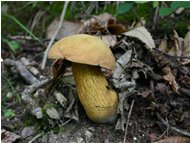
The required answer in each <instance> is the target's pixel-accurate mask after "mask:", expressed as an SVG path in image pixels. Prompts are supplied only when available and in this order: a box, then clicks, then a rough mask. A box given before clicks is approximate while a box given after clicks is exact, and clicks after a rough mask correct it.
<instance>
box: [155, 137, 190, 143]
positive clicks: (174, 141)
mask: <svg viewBox="0 0 190 143" xmlns="http://www.w3.org/2000/svg"><path fill="white" fill-rule="evenodd" d="M189 142H190V138H189V137H181V136H173V137H168V138H166V139H161V140H159V141H156V142H154V143H189Z"/></svg>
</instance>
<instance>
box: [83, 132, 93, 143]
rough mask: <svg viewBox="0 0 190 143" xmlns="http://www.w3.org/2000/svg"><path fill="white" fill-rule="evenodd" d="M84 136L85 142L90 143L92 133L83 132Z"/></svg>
mask: <svg viewBox="0 0 190 143" xmlns="http://www.w3.org/2000/svg"><path fill="white" fill-rule="evenodd" d="M84 135H85V142H86V143H90V142H91V140H92V137H93V133H92V132H90V131H85V133H84Z"/></svg>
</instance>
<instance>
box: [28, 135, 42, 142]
mask: <svg viewBox="0 0 190 143" xmlns="http://www.w3.org/2000/svg"><path fill="white" fill-rule="evenodd" d="M42 135H43V133H39V134H37V135H36V136H35V137H33V138H32V139H31V140H30V141H29V142H28V143H33V142H34V141H35V140H37V139H38V138H39V137H41V136H42Z"/></svg>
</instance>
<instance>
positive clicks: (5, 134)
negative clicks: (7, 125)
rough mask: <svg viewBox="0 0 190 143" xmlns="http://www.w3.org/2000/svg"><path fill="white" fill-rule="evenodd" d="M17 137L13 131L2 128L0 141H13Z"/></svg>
mask: <svg viewBox="0 0 190 143" xmlns="http://www.w3.org/2000/svg"><path fill="white" fill-rule="evenodd" d="M19 138H20V136H19V135H17V134H15V133H13V132H9V131H7V130H4V129H2V130H1V143H13V142H15V141H16V140H17V139H19Z"/></svg>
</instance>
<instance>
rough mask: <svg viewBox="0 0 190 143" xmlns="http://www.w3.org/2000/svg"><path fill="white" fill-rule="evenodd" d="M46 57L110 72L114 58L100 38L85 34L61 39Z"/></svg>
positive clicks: (113, 65)
mask: <svg viewBox="0 0 190 143" xmlns="http://www.w3.org/2000/svg"><path fill="white" fill-rule="evenodd" d="M48 57H49V58H51V59H60V58H61V59H66V60H68V61H71V62H76V63H81V64H88V65H99V66H101V67H104V68H107V69H110V70H113V69H114V67H115V58H114V56H113V54H112V52H111V50H110V48H109V46H108V45H107V44H106V43H105V42H104V41H103V40H101V39H100V38H98V37H95V36H90V35H87V34H77V35H73V36H68V37H65V38H63V39H61V40H60V41H58V42H56V43H55V44H54V45H53V46H52V48H51V49H50V50H49V52H48Z"/></svg>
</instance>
